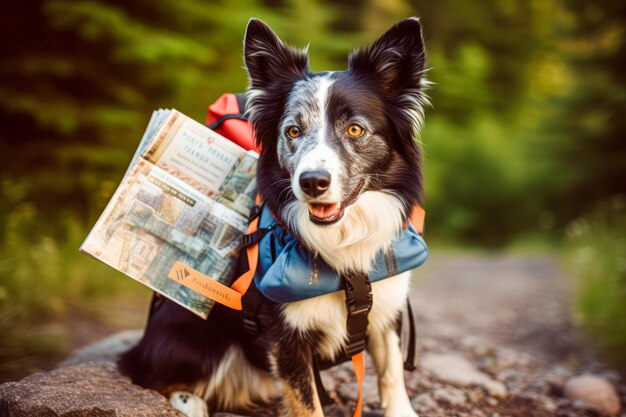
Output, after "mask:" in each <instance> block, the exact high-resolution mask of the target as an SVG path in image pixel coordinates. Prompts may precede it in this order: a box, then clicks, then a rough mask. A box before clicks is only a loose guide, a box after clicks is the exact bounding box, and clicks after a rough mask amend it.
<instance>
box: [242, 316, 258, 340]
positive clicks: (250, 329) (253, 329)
mask: <svg viewBox="0 0 626 417" xmlns="http://www.w3.org/2000/svg"><path fill="white" fill-rule="evenodd" d="M243 330H244V331H245V332H246V333H247V334H249V335H250V336H256V334H257V333H258V332H259V326H257V324H256V321H255V320H254V319H252V318H249V317H244V319H243Z"/></svg>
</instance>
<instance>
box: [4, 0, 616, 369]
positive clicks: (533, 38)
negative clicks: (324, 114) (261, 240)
mask: <svg viewBox="0 0 626 417" xmlns="http://www.w3.org/2000/svg"><path fill="white" fill-rule="evenodd" d="M625 10H626V3H625V2H623V0H604V1H600V2H589V1H584V0H569V1H555V0H534V1H533V0H529V1H521V0H518V1H516V0H498V1H483V2H481V1H471V0H438V1H425V0H422V1H417V0H412V1H409V0H349V1H337V0H334V1H328V0H303V1H296V0H222V1H213V2H208V1H206V0H176V1H169V0H149V1H148V0H133V1H128V0H123V1H122V0H117V1H105V0H92V1H76V0H39V1H36V0H22V1H12V2H6V4H3V6H2V13H1V14H0V39H2V42H0V51H1V52H0V62H1V64H0V137H1V138H2V140H1V142H0V155H1V156H2V165H1V167H0V335H1V336H0V381H1V380H7V379H13V378H17V377H19V376H21V375H24V374H26V373H28V372H32V371H34V370H37V369H46V368H48V367H50V366H51V365H53V364H54V362H55V361H56V360H58V359H59V358H61V357H63V355H65V354H66V352H67V351H68V350H70V349H72V348H73V347H75V346H77V345H80V344H82V343H85V342H88V341H91V340H93V339H94V338H97V337H101V336H104V335H106V334H108V333H110V332H112V331H114V330H117V329H122V328H136V327H138V326H141V325H142V323H143V320H144V317H145V311H146V309H147V303H148V299H149V292H148V290H147V289H145V288H143V287H142V286H141V285H140V284H138V283H135V282H134V281H132V280H131V279H128V278H125V277H123V276H122V275H121V274H119V273H117V272H115V271H113V270H112V269H111V268H108V267H106V266H104V265H101V264H99V263H98V262H96V261H94V260H92V259H90V258H88V257H86V256H85V255H82V254H80V253H79V252H78V247H79V246H80V244H81V242H82V240H83V239H84V237H85V236H86V234H87V232H88V231H89V229H90V228H91V226H92V225H93V224H94V222H95V220H96V218H97V216H98V215H99V214H100V213H101V211H102V210H103V208H104V206H105V204H106V203H107V201H108V199H109V198H110V196H111V195H112V193H113V191H114V190H115V188H116V187H117V184H118V182H119V181H120V179H121V176H122V175H123V173H124V171H125V168H126V166H127V165H128V163H129V161H130V158H131V156H132V153H133V151H134V149H135V147H136V146H137V144H138V141H139V138H140V137H141V133H142V132H143V129H144V127H145V125H146V123H147V121H148V118H149V115H150V113H151V111H152V110H153V109H155V108H159V107H167V108H172V107H173V108H177V109H179V110H181V111H182V112H184V113H186V114H188V115H190V116H192V117H194V118H196V119H197V120H203V119H204V116H205V112H206V107H207V105H208V104H209V103H211V102H212V101H214V100H215V99H216V98H217V97H218V96H219V95H220V94H221V93H222V92H238V91H242V90H243V89H244V88H245V86H246V74H245V71H244V70H243V68H242V65H243V63H242V36H243V31H244V28H245V25H246V23H247V21H248V19H249V18H250V17H252V16H255V17H259V18H261V19H263V20H265V21H266V22H267V23H269V24H270V25H271V26H272V27H273V28H274V30H275V31H276V32H277V33H279V34H280V35H281V36H282V37H283V38H284V39H285V40H286V41H287V42H288V43H290V44H292V45H295V46H305V45H307V44H309V43H310V47H309V51H310V55H311V66H312V69H313V70H329V69H331V70H332V69H343V68H345V66H346V54H347V52H348V51H349V50H350V49H352V48H354V47H355V46H364V45H367V44H368V43H369V42H372V41H373V40H374V39H375V38H376V37H377V36H379V35H380V34H381V33H382V32H384V31H385V30H386V29H387V28H388V27H389V26H391V25H392V24H393V23H394V22H395V21H396V20H398V19H400V18H402V17H406V16H413V15H414V16H419V17H421V19H422V24H423V27H424V31H425V38H426V43H427V47H428V62H429V67H430V71H429V72H428V78H429V79H430V80H431V81H432V82H433V83H434V84H433V87H432V90H431V91H430V92H429V95H430V97H431V101H432V104H433V106H432V108H429V109H428V110H427V118H426V128H425V130H424V132H423V134H422V138H421V140H422V142H423V146H424V148H425V155H426V159H425V169H426V179H427V190H426V196H427V201H426V209H427V212H428V215H427V236H426V237H427V241H429V243H430V244H431V246H432V247H433V248H434V251H467V250H471V251H513V252H515V251H524V252H540V253H544V252H549V253H552V254H554V256H556V257H557V258H558V259H559V261H560V262H561V264H562V266H563V269H564V271H566V272H567V274H568V275H569V276H571V278H572V282H573V283H574V285H575V288H576V293H575V295H574V297H575V300H574V306H575V310H576V311H575V313H576V314H575V317H576V319H577V321H578V323H579V324H580V325H581V326H582V328H583V329H585V331H587V332H589V334H590V335H593V336H594V339H595V340H597V343H598V345H599V346H600V348H601V349H603V350H604V352H606V354H607V357H608V358H611V359H610V360H612V361H614V363H616V364H618V365H622V366H623V365H624V363H625V362H626V357H625V355H624V352H626V319H625V317H626V197H625V195H626V129H625V126H626V114H625V110H626V86H625V77H624V73H625V72H626V59H625V57H626V54H625V52H626V51H625V45H626V44H625V42H624V39H625V33H624V32H625V25H624V19H625V14H626V13H625ZM620 352H621V356H620Z"/></svg>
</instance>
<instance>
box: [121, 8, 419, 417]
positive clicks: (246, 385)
mask: <svg viewBox="0 0 626 417" xmlns="http://www.w3.org/2000/svg"><path fill="white" fill-rule="evenodd" d="M244 58H245V64H246V69H247V71H248V74H249V88H248V93H247V95H248V111H247V115H248V117H249V120H250V122H251V123H252V125H253V126H254V128H255V131H256V138H257V140H258V141H259V142H260V144H261V145H262V147H261V152H260V156H259V161H258V169H257V183H258V192H259V193H260V196H261V197H262V201H263V202H264V204H266V205H267V207H268V208H269V210H270V211H271V212H272V213H273V215H274V216H275V217H276V218H277V219H278V220H279V221H280V222H281V223H282V224H284V225H285V227H287V228H288V229H289V230H290V231H291V232H292V233H294V234H295V235H296V236H297V238H298V239H299V240H300V241H301V242H302V243H303V244H304V245H305V246H306V247H307V248H308V249H309V250H310V251H311V252H313V253H314V254H316V255H317V256H320V257H321V258H323V259H324V260H325V261H326V262H327V263H328V264H329V265H330V266H332V267H333V268H334V269H336V270H337V271H339V272H341V273H343V272H349V271H357V272H360V273H367V272H368V271H369V270H370V269H371V268H372V261H373V259H374V257H375V255H376V254H377V253H378V252H379V251H381V250H385V249H386V248H388V247H389V246H390V245H391V242H392V240H393V239H394V237H396V236H397V235H398V234H399V233H400V231H401V229H402V227H403V223H405V222H406V221H407V219H408V217H409V215H410V213H411V210H412V208H413V207H414V205H415V204H417V203H422V199H423V179H422V153H421V149H420V146H419V143H418V141H417V140H416V137H417V135H418V134H419V130H420V128H421V126H422V123H423V115H424V113H423V109H424V106H425V105H426V103H427V97H426V94H425V90H426V87H427V81H426V80H425V78H424V73H425V70H426V69H425V48H424V41H423V37H422V31H421V25H420V22H419V20H418V19H416V18H408V19H404V20H402V21H400V22H398V23H397V24H396V25H394V26H393V27H392V28H390V29H389V30H388V31H387V32H386V33H385V34H384V35H383V36H382V37H380V38H379V39H378V40H377V41H375V42H374V43H373V44H372V45H371V46H370V47H368V48H365V49H359V50H356V51H354V52H352V53H351V54H350V56H349V68H348V69H347V70H345V71H338V72H319V73H313V72H311V71H310V69H309V64H308V55H307V51H306V50H297V49H294V48H291V47H289V46H287V45H286V44H285V43H284V42H283V41H282V40H281V39H280V38H279V37H278V36H277V35H276V34H275V33H274V32H273V31H272V30H271V28H270V27H269V26H267V25H266V24H265V23H263V22H261V21H260V20H257V19H252V20H250V22H249V23H248V26H247V29H246V34H245V41H244ZM408 291H409V274H408V273H403V274H400V275H397V276H394V277H390V278H387V279H384V280H381V281H378V282H375V283H374V284H373V285H372V293H373V306H372V309H371V311H370V314H369V327H368V334H369V337H368V342H367V350H368V351H369V353H370V354H371V356H372V359H373V362H374V365H375V368H376V371H377V374H378V381H379V382H378V384H379V391H380V398H381V405H382V408H383V410H384V415H385V416H386V417H415V416H417V414H416V413H415V411H414V410H413V409H412V407H411V403H410V401H409V398H408V395H407V393H406V389H405V386H404V375H403V358H402V352H401V347H400V339H399V335H398V332H397V321H398V318H399V316H400V314H401V312H402V310H403V308H404V307H405V306H406V300H407V297H408ZM156 303H157V305H156V306H155V308H153V312H152V315H151V317H150V318H149V321H148V325H147V328H146V332H145V334H144V337H143V339H142V340H141V341H140V342H139V344H138V345H137V346H135V347H134V348H132V349H131V350H129V351H128V352H127V353H125V354H124V355H123V356H122V357H121V359H120V362H119V365H120V369H121V370H122V372H123V373H125V374H127V375H129V376H130V377H131V378H132V380H133V381H134V382H135V383H138V384H139V385H142V386H145V387H150V388H154V389H157V390H159V391H160V392H162V393H164V394H166V395H169V396H170V401H171V403H172V404H173V405H174V406H175V407H176V408H178V409H179V410H181V411H183V412H184V413H185V414H187V415H188V416H189V417H204V416H207V415H208V412H209V410H211V409H219V410H233V411H236V410H255V409H256V410H264V409H267V408H266V407H270V406H271V405H272V404H280V408H281V410H282V414H283V415H285V416H298V417H304V416H307V417H308V416H311V417H312V416H316V417H319V416H323V411H322V406H321V404H320V400H319V399H318V395H317V389H316V385H315V382H314V375H313V366H314V365H313V358H314V356H315V355H318V356H319V357H321V358H323V359H326V360H333V359H334V358H336V357H337V356H338V355H339V353H340V352H341V351H342V349H343V348H344V344H345V343H346V337H347V330H346V315H347V312H346V307H345V299H344V294H343V293H340V292H338V293H331V294H328V295H324V296H320V297H316V298H312V299H307V300H304V301H298V302H293V303H286V304H276V303H272V302H269V300H268V301H267V302H265V303H264V304H263V307H262V314H261V316H262V317H263V320H262V322H263V327H264V328H263V334H264V335H266V337H265V338H264V341H263V342H262V343H261V342H256V341H250V340H249V339H248V338H247V337H246V336H244V335H243V334H244V333H245V332H243V331H242V328H241V312H238V311H235V310H230V309H228V308H226V307H223V306H221V305H216V306H215V307H214V309H213V311H212V312H211V315H210V316H209V318H208V319H207V320H202V319H200V318H198V317H196V316H195V315H193V314H192V313H189V312H188V311H187V310H185V309H183V308H182V307H180V306H178V305H177V304H175V303H174V302H171V301H169V300H166V299H162V298H161V299H158V300H157V301H156Z"/></svg>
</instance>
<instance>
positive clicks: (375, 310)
mask: <svg viewBox="0 0 626 417" xmlns="http://www.w3.org/2000/svg"><path fill="white" fill-rule="evenodd" d="M409 277H410V273H409V272H405V273H402V274H400V275H396V276H394V277H391V278H387V279H384V280H382V281H378V282H375V283H374V284H373V285H372V293H373V296H374V303H373V305H372V311H371V312H370V314H369V323H370V324H369V325H370V328H371V327H376V328H378V329H380V330H381V331H382V329H384V328H386V327H388V326H389V325H391V324H392V323H393V322H394V321H395V320H396V318H397V317H398V312H399V311H400V310H401V309H402V308H403V307H404V304H405V303H406V298H407V295H408V291H409ZM283 311H284V313H285V319H286V321H287V322H288V323H289V324H290V325H292V326H293V327H295V328H297V329H300V330H302V331H307V330H316V331H319V332H321V333H322V334H323V340H322V342H321V344H320V346H319V348H318V350H319V352H318V353H319V354H320V355H322V357H324V358H325V359H334V358H335V356H336V355H337V354H338V353H339V352H340V351H341V349H342V347H343V346H344V343H345V342H346V338H347V332H346V320H347V310H346V304H345V296H344V293H343V292H342V291H340V292H335V293H332V294H328V295H323V296H321V297H316V298H311V299H309V300H304V301H298V302H295V303H289V304H286V305H285V306H284V307H283Z"/></svg>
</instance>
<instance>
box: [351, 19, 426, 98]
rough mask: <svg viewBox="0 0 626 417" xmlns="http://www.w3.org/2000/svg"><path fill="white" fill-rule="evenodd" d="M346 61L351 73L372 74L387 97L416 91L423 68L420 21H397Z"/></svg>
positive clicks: (424, 53) (423, 52)
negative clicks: (371, 43) (348, 62)
mask: <svg viewBox="0 0 626 417" xmlns="http://www.w3.org/2000/svg"><path fill="white" fill-rule="evenodd" d="M349 61H350V69H351V70H353V71H355V72H364V73H369V74H373V75H375V76H376V78H377V79H378V81H379V82H380V83H381V84H382V85H383V87H384V88H385V90H386V91H387V92H389V93H391V94H394V95H395V94H402V93H404V92H407V90H419V89H420V82H421V79H422V76H423V74H424V69H425V65H426V52H425V49H424V40H423V37H422V26H421V24H420V21H419V20H418V19H417V18H415V17H411V18H408V19H404V20H401V21H399V22H398V23H396V24H395V25H394V26H393V27H392V28H391V29H389V30H388V31H387V32H386V33H385V34H384V35H383V36H381V37H380V38H379V39H378V40H377V41H376V42H374V44H373V45H372V46H370V47H369V48H367V49H361V50H357V51H355V52H353V53H352V54H350V58H349Z"/></svg>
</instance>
